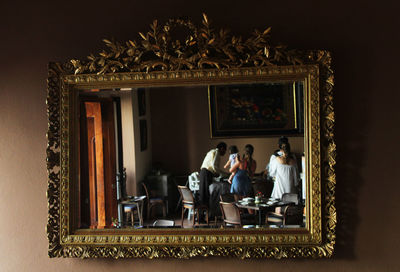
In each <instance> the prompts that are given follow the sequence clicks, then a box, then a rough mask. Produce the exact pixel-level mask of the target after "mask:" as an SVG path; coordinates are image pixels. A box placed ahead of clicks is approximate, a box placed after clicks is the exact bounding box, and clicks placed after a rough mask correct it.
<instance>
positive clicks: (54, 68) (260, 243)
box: [47, 14, 336, 258]
mask: <svg viewBox="0 0 400 272" xmlns="http://www.w3.org/2000/svg"><path fill="white" fill-rule="evenodd" d="M150 28H151V29H150V31H148V32H147V33H145V34H143V33H139V39H140V40H139V41H136V40H129V41H127V42H125V43H119V42H116V41H110V40H104V42H105V44H106V46H107V49H106V50H104V51H103V52H100V53H99V54H98V55H90V56H88V58H87V60H75V59H74V60H70V61H68V62H65V63H50V65H49V79H48V98H47V105H48V118H49V119H48V120H49V129H48V134H47V137H48V147H47V169H48V175H49V180H48V194H47V198H48V207H49V216H48V224H47V234H48V239H49V256H50V257H61V256H64V257H81V258H90V257H112V258H131V257H147V258H158V257H175V258H189V257H193V256H210V255H213V256H238V257H241V258H253V257H254V258H270V257H273V258H282V257H329V256H331V255H332V254H333V249H334V244H335V225H336V213H335V206H334V202H335V196H334V190H335V173H334V165H335V150H336V147H335V143H334V138H333V124H334V112H333V105H332V100H333V72H332V69H331V66H330V65H331V56H330V53H329V52H327V51H323V50H309V51H305V50H303V51H301V50H294V49H290V48H288V47H286V46H282V45H273V44H272V42H271V41H270V28H267V29H266V30H265V31H263V32H260V31H257V30H256V31H254V33H253V34H252V35H251V36H250V37H248V38H246V39H244V38H242V37H239V36H235V35H232V34H230V33H229V32H228V31H226V30H219V31H216V30H214V29H212V28H211V26H210V22H209V20H208V18H207V16H206V15H204V14H203V18H202V23H201V24H200V25H199V26H197V25H195V24H194V23H192V21H190V20H189V19H171V20H169V21H168V22H166V23H165V24H163V25H161V24H158V22H157V21H154V22H153V23H152V24H151V25H150ZM234 147H236V148H234ZM229 151H231V152H229ZM228 153H231V154H230V155H231V156H229V154H228ZM210 158H211V159H210ZM229 158H230V159H231V160H230V161H229ZM225 163H226V165H225V168H224V164H225ZM217 168H218V169H217Z"/></svg>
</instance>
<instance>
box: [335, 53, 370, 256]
mask: <svg viewBox="0 0 400 272" xmlns="http://www.w3.org/2000/svg"><path fill="white" fill-rule="evenodd" d="M355 48H358V49H359V50H360V51H364V52H358V54H352V50H349V48H347V49H346V48H341V49H339V50H334V51H333V60H334V63H333V67H334V72H335V89H334V92H335V93H334V102H335V104H334V107H335V114H336V123H335V137H336V145H337V157H336V162H337V164H336V209H337V221H338V224H337V228H336V249H335V258H340V259H355V258H356V256H355V251H356V248H355V247H356V246H355V243H356V241H355V239H356V232H357V229H358V226H359V224H360V216H359V209H358V207H359V205H358V203H359V194H360V192H361V188H362V186H363V185H364V180H363V177H362V174H361V172H360V171H361V170H360V169H362V168H363V166H364V165H365V160H366V157H365V156H366V154H365V145H366V142H367V141H366V135H367V132H368V131H369V120H370V115H369V111H368V105H371V103H370V94H371V93H372V90H371V85H372V84H371V82H370V79H371V78H372V67H371V65H372V62H371V60H368V59H367V58H365V57H364V56H366V55H369V54H370V52H369V50H370V49H368V48H367V47H365V46H364V47H363V46H357V47H355Z"/></svg>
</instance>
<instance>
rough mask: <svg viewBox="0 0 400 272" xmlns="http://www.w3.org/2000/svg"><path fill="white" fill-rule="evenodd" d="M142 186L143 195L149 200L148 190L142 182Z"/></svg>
mask: <svg viewBox="0 0 400 272" xmlns="http://www.w3.org/2000/svg"><path fill="white" fill-rule="evenodd" d="M142 186H143V190H144V193H145V194H146V197H147V199H150V194H149V190H148V189H147V185H146V184H145V183H144V182H142Z"/></svg>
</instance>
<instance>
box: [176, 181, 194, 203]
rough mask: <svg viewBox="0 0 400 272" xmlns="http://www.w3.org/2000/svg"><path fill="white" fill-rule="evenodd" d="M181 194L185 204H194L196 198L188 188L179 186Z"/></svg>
mask: <svg viewBox="0 0 400 272" xmlns="http://www.w3.org/2000/svg"><path fill="white" fill-rule="evenodd" d="M178 190H179V193H180V194H181V196H182V202H183V203H191V204H194V197H193V194H192V191H190V189H189V188H188V187H186V186H180V185H179V186H178Z"/></svg>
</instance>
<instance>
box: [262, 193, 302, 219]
mask: <svg viewBox="0 0 400 272" xmlns="http://www.w3.org/2000/svg"><path fill="white" fill-rule="evenodd" d="M282 201H288V202H292V204H290V205H287V206H284V207H281V209H280V212H269V213H268V214H267V224H268V225H277V226H285V225H302V224H303V206H302V205H299V197H298V195H297V194H292V193H286V194H283V195H282Z"/></svg>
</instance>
